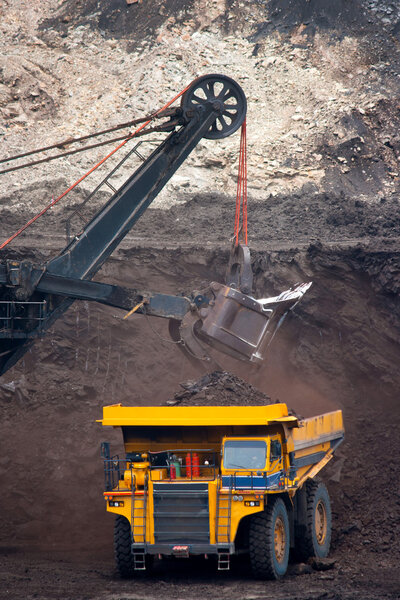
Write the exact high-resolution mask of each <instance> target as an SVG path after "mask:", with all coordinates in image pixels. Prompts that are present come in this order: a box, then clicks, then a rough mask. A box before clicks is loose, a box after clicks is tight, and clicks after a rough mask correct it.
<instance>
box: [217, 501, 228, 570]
mask: <svg viewBox="0 0 400 600" xmlns="http://www.w3.org/2000/svg"><path fill="white" fill-rule="evenodd" d="M231 508H232V490H231V489H229V492H228V493H227V494H226V493H225V494H222V493H221V490H220V489H219V490H218V492H217V510H216V524H215V538H216V539H215V541H216V542H217V544H227V545H228V544H229V543H230V540H231ZM229 559H230V554H229V550H228V548H226V549H225V548H220V549H218V571H228V570H229V566H230V564H229Z"/></svg>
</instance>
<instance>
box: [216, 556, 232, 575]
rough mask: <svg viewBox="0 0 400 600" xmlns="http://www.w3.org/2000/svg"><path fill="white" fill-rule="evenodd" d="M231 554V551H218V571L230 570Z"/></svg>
mask: <svg viewBox="0 0 400 600" xmlns="http://www.w3.org/2000/svg"><path fill="white" fill-rule="evenodd" d="M229 568H230V554H229V552H218V571H229Z"/></svg>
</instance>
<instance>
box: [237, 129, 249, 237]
mask: <svg viewBox="0 0 400 600" xmlns="http://www.w3.org/2000/svg"><path fill="white" fill-rule="evenodd" d="M241 208H242V236H243V241H244V243H245V244H247V140H246V119H245V120H244V121H243V125H242V131H241V135H240V150H239V168H238V180H237V187H236V212H235V230H234V237H235V244H236V246H237V245H238V244H239V232H240V209H241Z"/></svg>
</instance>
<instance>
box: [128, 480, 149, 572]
mask: <svg viewBox="0 0 400 600" xmlns="http://www.w3.org/2000/svg"><path fill="white" fill-rule="evenodd" d="M146 515H147V481H145V485H144V488H143V494H138V493H137V489H136V485H134V486H132V511H131V520H132V523H131V526H132V555H133V568H134V569H135V571H145V570H146V562H145V543H146Z"/></svg>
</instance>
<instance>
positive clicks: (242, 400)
mask: <svg viewBox="0 0 400 600" xmlns="http://www.w3.org/2000/svg"><path fill="white" fill-rule="evenodd" d="M180 385H181V387H182V388H183V389H184V391H183V392H177V393H176V394H174V398H173V400H167V401H166V402H165V405H166V406H233V405H236V406H263V405H265V404H273V402H272V400H271V398H270V397H269V396H267V395H266V394H264V392H261V391H260V390H257V389H256V388H255V387H253V386H252V385H250V384H249V383H247V382H246V381H244V380H243V379H241V378H240V377H237V376H236V375H233V374H232V373H228V372H227V371H214V372H213V373H207V374H206V375H204V376H203V377H201V378H200V379H199V380H198V381H187V382H186V383H181V384H180Z"/></svg>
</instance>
